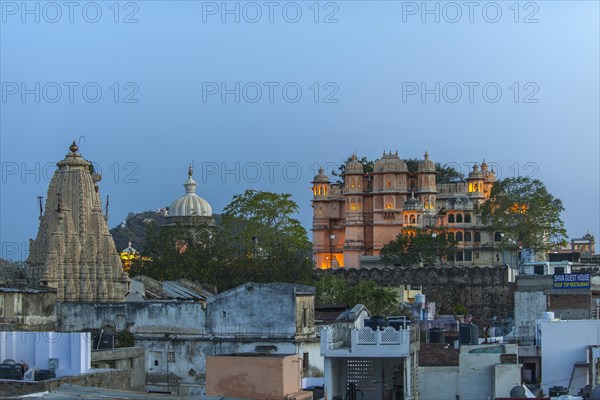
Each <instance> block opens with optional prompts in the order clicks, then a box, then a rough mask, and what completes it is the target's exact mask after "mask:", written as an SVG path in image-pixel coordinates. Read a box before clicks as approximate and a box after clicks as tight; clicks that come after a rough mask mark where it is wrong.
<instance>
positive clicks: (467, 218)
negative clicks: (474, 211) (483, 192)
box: [465, 213, 471, 223]
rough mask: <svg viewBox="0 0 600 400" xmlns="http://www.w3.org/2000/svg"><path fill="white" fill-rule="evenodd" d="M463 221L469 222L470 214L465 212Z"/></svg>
mask: <svg viewBox="0 0 600 400" xmlns="http://www.w3.org/2000/svg"><path fill="white" fill-rule="evenodd" d="M465 222H466V223H469V222H471V214H468V213H467V214H465Z"/></svg>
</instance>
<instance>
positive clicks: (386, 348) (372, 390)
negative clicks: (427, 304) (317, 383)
mask: <svg viewBox="0 0 600 400" xmlns="http://www.w3.org/2000/svg"><path fill="white" fill-rule="evenodd" d="M418 350H419V330H418V329H415V328H411V327H410V326H407V325H406V324H404V325H403V326H400V327H399V329H397V328H396V327H392V326H388V327H385V328H383V329H376V330H373V329H371V328H369V327H364V326H360V327H351V326H348V325H343V324H335V325H330V326H328V327H326V328H324V329H323V330H322V331H321V355H322V356H323V357H324V358H325V360H324V361H325V400H332V399H334V398H337V397H336V396H341V398H345V396H346V395H347V392H348V391H350V390H352V388H353V387H355V388H356V389H357V391H359V392H361V393H362V394H363V397H360V395H359V397H358V398H362V399H364V400H381V399H388V400H395V399H407V400H411V399H416V398H418V388H417V357H418Z"/></svg>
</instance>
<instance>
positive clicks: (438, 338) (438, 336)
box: [429, 328, 446, 343]
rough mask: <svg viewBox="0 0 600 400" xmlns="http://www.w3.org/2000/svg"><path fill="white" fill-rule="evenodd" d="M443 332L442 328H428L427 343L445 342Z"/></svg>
mask: <svg viewBox="0 0 600 400" xmlns="http://www.w3.org/2000/svg"><path fill="white" fill-rule="evenodd" d="M445 342H446V340H445V334H444V329H443V328H431V329H430V330H429V343H445Z"/></svg>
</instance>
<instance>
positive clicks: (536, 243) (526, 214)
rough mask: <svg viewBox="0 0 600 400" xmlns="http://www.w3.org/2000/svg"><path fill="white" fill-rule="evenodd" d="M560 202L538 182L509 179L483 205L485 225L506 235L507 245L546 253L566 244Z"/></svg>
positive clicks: (502, 182) (496, 187)
mask: <svg viewBox="0 0 600 400" xmlns="http://www.w3.org/2000/svg"><path fill="white" fill-rule="evenodd" d="M563 210H564V207H563V204H562V202H561V201H560V199H557V198H555V197H554V196H553V195H552V194H551V193H549V192H548V190H547V189H546V186H545V185H544V184H543V183H542V182H541V181H540V180H537V179H531V178H528V177H516V178H506V179H503V180H501V181H498V182H496V183H495V184H494V186H493V187H492V190H491V193H490V197H489V199H488V200H487V201H486V202H485V203H484V204H483V206H482V209H481V212H482V218H483V222H484V223H486V224H489V225H490V226H491V227H492V228H493V229H494V230H495V231H498V232H501V233H503V234H504V242H505V243H513V244H514V245H515V246H520V247H523V248H530V249H533V250H534V251H536V252H544V251H548V250H552V249H556V248H559V247H561V246H563V245H565V244H566V239H567V232H566V230H565V227H564V223H563V221H562V219H561V217H560V213H561V212H562V211H563Z"/></svg>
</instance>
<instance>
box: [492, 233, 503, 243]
mask: <svg viewBox="0 0 600 400" xmlns="http://www.w3.org/2000/svg"><path fill="white" fill-rule="evenodd" d="M494 241H495V242H501V241H502V234H501V233H500V232H496V233H494Z"/></svg>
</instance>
